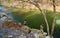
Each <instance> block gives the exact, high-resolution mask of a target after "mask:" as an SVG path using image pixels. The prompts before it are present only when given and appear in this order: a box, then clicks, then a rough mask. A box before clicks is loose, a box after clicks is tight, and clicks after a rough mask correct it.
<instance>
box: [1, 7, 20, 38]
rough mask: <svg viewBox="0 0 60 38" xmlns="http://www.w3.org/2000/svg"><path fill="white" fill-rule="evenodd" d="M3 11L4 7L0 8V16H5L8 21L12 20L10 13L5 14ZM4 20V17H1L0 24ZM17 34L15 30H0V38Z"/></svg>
mask: <svg viewBox="0 0 60 38" xmlns="http://www.w3.org/2000/svg"><path fill="white" fill-rule="evenodd" d="M4 9H6V8H5V7H4V6H0V15H1V16H2V15H6V16H7V17H8V18H9V19H11V20H13V17H12V14H11V13H9V12H8V13H6V12H5V11H4ZM4 20H5V17H1V18H0V24H1V23H3V22H4ZM17 33H18V34H19V32H18V31H16V30H8V29H5V28H0V38H3V37H4V35H5V34H8V35H16V34H17Z"/></svg>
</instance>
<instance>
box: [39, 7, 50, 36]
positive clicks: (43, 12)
mask: <svg viewBox="0 0 60 38" xmlns="http://www.w3.org/2000/svg"><path fill="white" fill-rule="evenodd" d="M38 9H39V10H40V11H41V13H42V14H43V16H44V20H45V22H46V25H47V32H48V36H50V32H49V24H48V21H47V18H46V14H45V10H41V8H40V7H38Z"/></svg>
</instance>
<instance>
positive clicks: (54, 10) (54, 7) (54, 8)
mask: <svg viewBox="0 0 60 38" xmlns="http://www.w3.org/2000/svg"><path fill="white" fill-rule="evenodd" d="M53 13H54V17H53V23H52V30H51V36H52V35H53V32H54V26H55V22H56V18H55V17H56V6H55V0H53Z"/></svg>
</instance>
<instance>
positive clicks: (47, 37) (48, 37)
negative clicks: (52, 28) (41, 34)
mask: <svg viewBox="0 0 60 38" xmlns="http://www.w3.org/2000/svg"><path fill="white" fill-rule="evenodd" d="M45 38H50V36H46V37H45ZM52 38H53V36H52Z"/></svg>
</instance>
